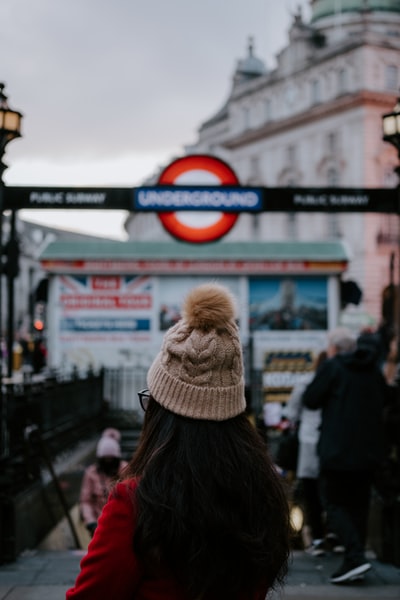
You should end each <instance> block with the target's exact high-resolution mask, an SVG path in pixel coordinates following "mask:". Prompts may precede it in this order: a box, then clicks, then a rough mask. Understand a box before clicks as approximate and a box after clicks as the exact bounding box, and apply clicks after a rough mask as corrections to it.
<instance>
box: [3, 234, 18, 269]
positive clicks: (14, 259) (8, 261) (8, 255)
mask: <svg viewBox="0 0 400 600" xmlns="http://www.w3.org/2000/svg"><path fill="white" fill-rule="evenodd" d="M19 252H20V250H19V242H18V240H17V239H12V238H11V239H9V240H8V242H7V243H6V244H5V245H4V247H3V254H2V257H1V258H2V265H1V266H2V269H1V272H2V273H4V275H7V276H8V277H17V276H18V274H19Z"/></svg>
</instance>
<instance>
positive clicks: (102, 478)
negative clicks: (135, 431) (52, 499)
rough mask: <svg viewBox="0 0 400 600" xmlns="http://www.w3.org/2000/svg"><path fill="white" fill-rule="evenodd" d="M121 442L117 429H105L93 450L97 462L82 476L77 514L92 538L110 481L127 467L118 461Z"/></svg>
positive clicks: (120, 459)
mask: <svg viewBox="0 0 400 600" xmlns="http://www.w3.org/2000/svg"><path fill="white" fill-rule="evenodd" d="M120 439H121V434H120V432H119V431H118V430H117V429H114V428H111V427H110V428H108V429H105V430H104V431H103V434H102V436H101V438H100V440H99V442H98V444H97V447H96V462H95V463H94V464H91V465H89V466H88V467H87V468H86V469H85V472H84V475H83V479H82V485H81V490H80V496H79V512H80V516H81V519H82V521H83V523H84V525H85V527H86V529H87V530H88V532H89V533H90V535H91V536H93V534H94V531H95V529H96V527H97V521H98V520H99V517H100V514H101V511H102V510H103V506H104V505H105V503H106V501H107V498H108V494H109V492H110V489H111V484H112V481H113V479H114V478H115V477H117V475H118V474H119V473H121V472H122V470H123V469H124V468H125V467H126V466H127V464H128V463H127V462H126V461H125V460H122V458H121V447H120V444H119V442H120Z"/></svg>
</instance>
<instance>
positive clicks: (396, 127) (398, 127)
mask: <svg viewBox="0 0 400 600" xmlns="http://www.w3.org/2000/svg"><path fill="white" fill-rule="evenodd" d="M382 133H383V136H382V139H383V140H384V141H385V142H389V143H390V144H392V146H394V147H395V148H396V150H397V154H398V158H399V164H398V165H396V167H395V168H394V171H395V173H397V176H398V178H399V182H398V186H397V189H398V192H399V194H398V205H397V214H398V215H399V217H398V218H399V237H398V269H397V270H398V277H399V280H398V282H397V287H396V288H395V289H396V294H395V310H396V318H395V323H396V335H397V384H398V386H399V387H400V368H399V362H400V98H398V99H397V104H396V106H395V107H394V108H393V110H392V112H390V113H386V114H385V115H382Z"/></svg>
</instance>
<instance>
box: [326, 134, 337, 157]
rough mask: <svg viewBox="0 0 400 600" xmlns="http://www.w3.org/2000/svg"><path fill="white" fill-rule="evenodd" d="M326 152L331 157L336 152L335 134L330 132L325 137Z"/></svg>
mask: <svg viewBox="0 0 400 600" xmlns="http://www.w3.org/2000/svg"><path fill="white" fill-rule="evenodd" d="M326 141H327V150H328V153H329V154H330V155H331V156H332V155H334V154H336V152H337V134H336V132H334V131H332V132H330V133H328V135H327V140H326Z"/></svg>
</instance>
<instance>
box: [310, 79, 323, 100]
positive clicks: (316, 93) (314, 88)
mask: <svg viewBox="0 0 400 600" xmlns="http://www.w3.org/2000/svg"><path fill="white" fill-rule="evenodd" d="M320 102H321V83H320V81H319V80H318V79H313V80H312V81H311V103H312V104H319V103H320Z"/></svg>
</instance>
